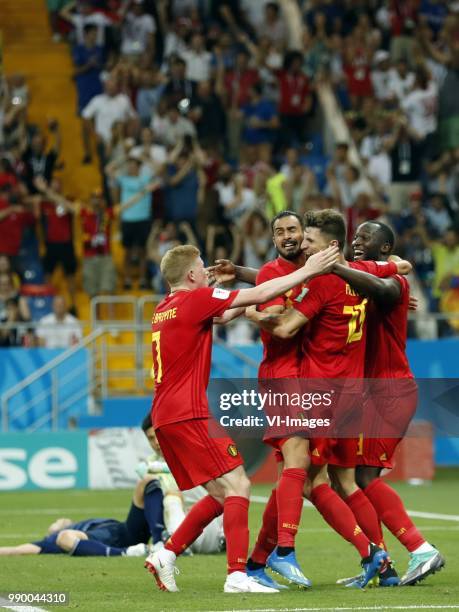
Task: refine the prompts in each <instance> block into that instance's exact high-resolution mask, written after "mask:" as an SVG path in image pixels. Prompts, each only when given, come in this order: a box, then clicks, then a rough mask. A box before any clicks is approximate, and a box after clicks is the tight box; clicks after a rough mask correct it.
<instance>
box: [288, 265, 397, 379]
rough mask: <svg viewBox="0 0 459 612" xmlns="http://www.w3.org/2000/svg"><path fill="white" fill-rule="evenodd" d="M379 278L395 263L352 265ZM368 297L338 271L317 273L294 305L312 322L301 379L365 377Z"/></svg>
mask: <svg viewBox="0 0 459 612" xmlns="http://www.w3.org/2000/svg"><path fill="white" fill-rule="evenodd" d="M349 265H350V266H351V267H352V268H357V269H359V270H363V271H364V272H369V273H371V274H375V275H376V276H380V277H387V276H390V275H391V274H393V272H394V269H395V270H396V266H395V264H394V263H393V262H389V263H387V264H386V263H380V262H374V261H358V262H352V263H350V264H349ZM367 306H368V299H367V298H364V297H362V296H361V295H359V294H358V293H357V292H356V291H354V289H352V287H351V286H350V285H348V284H347V283H346V281H344V280H343V279H342V278H340V277H338V276H336V275H335V274H324V275H322V276H316V277H315V278H313V279H312V280H311V281H309V283H308V292H307V294H306V295H305V296H304V297H303V299H302V300H301V301H295V302H294V303H293V307H294V308H295V309H296V310H298V311H299V312H301V313H302V314H303V315H304V316H305V317H307V319H308V320H311V323H310V325H309V327H308V332H307V333H306V334H304V340H303V355H302V359H301V365H300V374H301V377H302V378H363V376H364V358H365V340H366V314H367Z"/></svg>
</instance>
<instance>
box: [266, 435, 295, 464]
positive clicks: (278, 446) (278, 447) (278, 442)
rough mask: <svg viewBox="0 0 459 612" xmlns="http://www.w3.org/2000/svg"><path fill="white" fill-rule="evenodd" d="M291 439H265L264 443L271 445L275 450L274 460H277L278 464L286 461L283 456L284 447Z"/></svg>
mask: <svg viewBox="0 0 459 612" xmlns="http://www.w3.org/2000/svg"><path fill="white" fill-rule="evenodd" d="M290 437H291V436H289V437H287V438H264V439H263V442H264V443H265V444H269V446H272V447H273V448H274V449H275V450H274V458H275V459H276V462H277V463H282V461H283V460H284V457H283V455H282V447H283V446H284V444H285V443H286V442H287V440H290Z"/></svg>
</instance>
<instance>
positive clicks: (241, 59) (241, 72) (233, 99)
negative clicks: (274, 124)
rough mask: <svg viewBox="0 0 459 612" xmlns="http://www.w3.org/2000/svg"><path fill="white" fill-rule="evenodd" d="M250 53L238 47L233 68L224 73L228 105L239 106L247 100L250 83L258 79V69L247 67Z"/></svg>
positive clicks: (252, 83)
mask: <svg viewBox="0 0 459 612" xmlns="http://www.w3.org/2000/svg"><path fill="white" fill-rule="evenodd" d="M249 58H250V54H249V52H248V51H247V50H246V49H239V51H238V53H237V55H236V62H235V65H234V68H233V69H232V70H229V71H228V72H227V73H226V74H225V89H226V95H227V102H228V106H229V107H234V106H236V107H238V108H241V107H242V106H244V105H245V104H247V103H248V102H249V92H250V88H251V87H252V85H254V84H255V83H257V82H258V81H259V78H260V77H259V74H258V71H257V70H255V69H254V68H249Z"/></svg>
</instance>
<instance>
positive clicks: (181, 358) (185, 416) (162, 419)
mask: <svg viewBox="0 0 459 612" xmlns="http://www.w3.org/2000/svg"><path fill="white" fill-rule="evenodd" d="M238 293H239V291H226V290H225V289H213V288H211V287H202V288H200V289H194V290H193V291H186V290H182V291H177V292H175V293H172V294H170V295H168V296H167V297H166V298H165V299H164V300H163V301H162V302H161V303H160V304H158V307H157V308H156V310H155V314H154V315H153V319H152V351H153V370H154V380H155V397H154V399H153V426H154V427H155V429H156V428H158V427H161V425H167V424H168V423H177V422H179V421H187V420H189V419H197V418H206V417H208V415H209V408H208V403H207V395H206V389H207V384H208V382H209V375H210V360H211V353H212V319H213V317H218V316H220V315H222V314H223V313H224V311H225V310H226V309H227V308H229V306H231V304H232V303H233V301H234V299H235V298H236V296H237V294H238Z"/></svg>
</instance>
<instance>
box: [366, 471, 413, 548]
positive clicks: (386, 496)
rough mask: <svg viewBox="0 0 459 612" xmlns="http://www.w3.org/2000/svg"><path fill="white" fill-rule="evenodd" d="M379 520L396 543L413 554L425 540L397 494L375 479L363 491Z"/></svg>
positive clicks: (379, 479)
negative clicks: (396, 540) (391, 534)
mask: <svg viewBox="0 0 459 612" xmlns="http://www.w3.org/2000/svg"><path fill="white" fill-rule="evenodd" d="M364 493H365V495H366V496H367V497H368V499H369V500H370V501H371V503H372V504H373V507H374V508H375V510H376V512H377V513H378V516H379V518H380V519H381V521H382V522H383V523H384V525H385V526H386V527H387V529H389V531H390V532H391V533H393V535H394V536H395V537H396V538H397V539H398V541H399V542H400V543H401V544H403V546H405V548H407V549H408V550H409V552H413V551H414V550H416V548H419V546H421V545H422V544H424V542H425V539H424V538H423V537H422V535H421V534H420V533H419V531H418V530H417V529H416V526H415V524H414V523H413V521H412V520H411V519H410V517H409V516H408V514H407V512H406V510H405V506H404V505H403V502H402V500H401V499H400V496H399V494H398V493H397V492H396V491H394V489H392V487H390V486H389V485H388V484H386V483H385V482H384V480H381V478H376V479H375V480H373V482H371V483H370V484H369V485H368V486H367V487H365V489H364Z"/></svg>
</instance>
